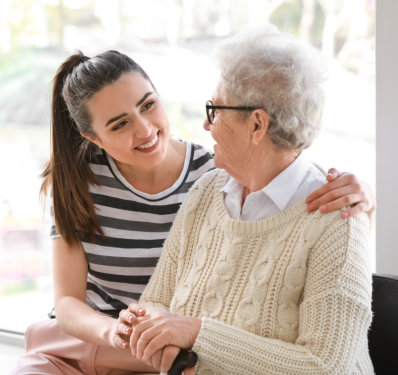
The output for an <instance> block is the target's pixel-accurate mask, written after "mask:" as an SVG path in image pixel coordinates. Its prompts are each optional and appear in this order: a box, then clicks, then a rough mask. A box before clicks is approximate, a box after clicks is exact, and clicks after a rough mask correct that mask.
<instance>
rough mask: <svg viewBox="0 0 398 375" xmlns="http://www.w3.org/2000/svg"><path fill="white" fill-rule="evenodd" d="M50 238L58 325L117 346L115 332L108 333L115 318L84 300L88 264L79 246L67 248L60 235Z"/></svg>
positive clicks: (92, 340) (99, 342) (95, 341)
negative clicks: (95, 309) (98, 310)
mask: <svg viewBox="0 0 398 375" xmlns="http://www.w3.org/2000/svg"><path fill="white" fill-rule="evenodd" d="M52 241H53V243H52V248H53V279H54V300H55V311H56V315H57V321H58V324H59V326H60V328H61V329H62V330H63V331H64V332H66V333H68V334H70V335H72V336H74V337H77V338H79V339H81V340H84V341H87V342H90V343H92V344H96V345H101V346H113V347H117V345H116V342H115V336H116V335H112V332H114V331H115V330H117V325H118V322H117V320H116V319H113V318H111V317H108V316H106V315H104V314H101V313H98V312H96V311H94V310H93V309H92V308H91V307H90V306H88V305H87V304H86V284H87V269H88V265H87V260H86V257H85V254H84V250H83V248H82V246H81V245H80V246H76V247H73V248H70V247H69V246H68V245H67V244H66V242H65V241H64V240H63V239H62V237H59V238H55V239H53V240H52ZM112 338H113V339H112Z"/></svg>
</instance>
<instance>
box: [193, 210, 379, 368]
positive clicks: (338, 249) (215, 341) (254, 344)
mask: <svg viewBox="0 0 398 375" xmlns="http://www.w3.org/2000/svg"><path fill="white" fill-rule="evenodd" d="M366 220H367V218H364V217H356V218H352V219H349V220H342V219H339V218H337V219H335V220H333V222H332V223H331V224H329V226H328V227H327V228H326V230H325V231H324V232H323V234H322V235H321V237H320V238H319V240H318V241H317V242H316V243H315V245H314V246H313V247H312V249H311V253H310V254H309V258H308V261H307V275H306V282H305V286H304V291H303V295H302V302H301V303H300V306H299V333H298V337H297V339H296V341H295V342H294V343H288V342H284V341H282V340H278V339H273V338H268V337H262V336H258V335H256V334H253V333H250V332H247V331H245V330H243V329H240V328H237V327H233V326H230V325H227V324H225V323H222V322H219V321H217V320H214V319H209V318H204V319H202V328H201V330H200V332H199V335H198V337H197V340H196V342H195V345H194V347H193V350H194V351H196V352H197V354H198V356H199V361H200V363H201V365H203V366H204V367H206V368H209V369H210V370H212V372H214V373H216V374H220V375H221V374H225V375H226V374H236V375H238V374H258V375H263V374H268V375H280V374H285V375H288V374H292V375H293V374H294V375H300V374H303V375H304V374H307V375H308V374H314V375H315V374H329V375H330V374H335V375H341V374H351V373H357V372H359V373H366V374H372V373H373V369H372V365H371V363H370V362H369V361H366V360H365V361H364V362H365V363H363V364H362V365H361V367H362V370H360V371H358V369H355V368H354V366H355V363H356V362H357V361H358V358H359V353H363V352H364V350H366V349H367V331H368V328H369V325H370V322H371V309H370V304H371V272H370V269H369V261H368V246H367V242H368V225H367V224H368V223H367V221H366Z"/></svg>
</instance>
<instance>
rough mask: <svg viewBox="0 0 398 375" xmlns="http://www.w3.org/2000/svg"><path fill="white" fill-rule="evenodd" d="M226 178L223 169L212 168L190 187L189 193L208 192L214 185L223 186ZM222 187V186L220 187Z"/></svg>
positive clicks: (226, 175)
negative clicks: (196, 191) (195, 191)
mask: <svg viewBox="0 0 398 375" xmlns="http://www.w3.org/2000/svg"><path fill="white" fill-rule="evenodd" d="M227 177H228V174H227V172H225V170H223V169H218V168H214V169H211V170H209V171H207V172H206V173H204V174H203V175H202V176H201V177H200V178H199V179H198V180H196V182H195V183H194V184H193V185H192V187H191V191H193V190H203V191H204V190H208V189H209V188H212V187H214V186H216V185H221V184H224V183H225V181H226V179H227ZM222 186H223V185H222Z"/></svg>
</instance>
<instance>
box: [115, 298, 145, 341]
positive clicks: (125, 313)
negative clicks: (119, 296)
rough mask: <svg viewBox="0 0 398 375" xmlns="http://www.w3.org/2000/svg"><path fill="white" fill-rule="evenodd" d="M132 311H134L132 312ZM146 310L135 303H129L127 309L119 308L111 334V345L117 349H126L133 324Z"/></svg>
mask: <svg viewBox="0 0 398 375" xmlns="http://www.w3.org/2000/svg"><path fill="white" fill-rule="evenodd" d="M132 311H134V313H133V312H132ZM145 314H146V311H145V309H144V308H143V307H140V306H138V305H137V304H136V303H131V304H130V305H129V307H128V308H127V309H124V310H121V311H120V313H119V318H118V319H116V322H115V325H114V328H113V330H112V334H111V341H112V346H113V347H115V348H118V349H127V348H128V347H129V342H130V336H131V334H132V332H133V325H134V324H136V323H137V322H138V321H139V319H142V318H143V317H145Z"/></svg>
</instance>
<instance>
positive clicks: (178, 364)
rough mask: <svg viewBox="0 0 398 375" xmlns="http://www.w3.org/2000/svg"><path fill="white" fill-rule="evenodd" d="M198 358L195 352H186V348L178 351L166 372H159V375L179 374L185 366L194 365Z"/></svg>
mask: <svg viewBox="0 0 398 375" xmlns="http://www.w3.org/2000/svg"><path fill="white" fill-rule="evenodd" d="M197 360H198V356H197V354H196V353H195V352H188V351H186V350H181V351H180V353H178V355H177V357H176V359H175V360H174V362H173V365H172V366H171V369H170V370H169V372H168V373H165V372H161V373H160V375H181V374H182V371H183V370H184V368H186V367H194V366H195V365H196V362H197Z"/></svg>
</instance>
